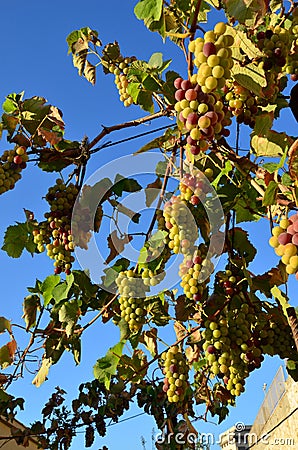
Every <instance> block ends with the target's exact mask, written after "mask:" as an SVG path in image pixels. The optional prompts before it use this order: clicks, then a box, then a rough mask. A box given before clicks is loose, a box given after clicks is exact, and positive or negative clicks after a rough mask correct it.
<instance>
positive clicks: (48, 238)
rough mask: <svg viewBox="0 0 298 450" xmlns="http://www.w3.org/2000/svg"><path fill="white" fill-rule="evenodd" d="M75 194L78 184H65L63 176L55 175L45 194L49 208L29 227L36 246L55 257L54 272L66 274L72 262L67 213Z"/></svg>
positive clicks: (71, 244)
mask: <svg viewBox="0 0 298 450" xmlns="http://www.w3.org/2000/svg"><path fill="white" fill-rule="evenodd" d="M77 195H78V188H77V187H76V186H75V185H74V184H72V183H70V184H69V185H68V186H66V185H65V184H64V183H63V180H62V179H60V178H58V179H57V180H56V184H55V186H53V187H50V188H49V190H48V193H47V195H46V200H47V202H48V203H49V205H50V212H48V213H45V215H44V216H45V218H46V219H47V220H46V221H44V222H41V223H40V224H39V226H38V228H36V229H34V230H33V236H34V242H35V243H36V244H37V250H38V251H39V252H43V251H45V249H46V250H47V255H48V256H49V257H50V258H51V259H54V260H55V261H54V267H55V270H54V272H55V274H59V273H61V272H65V273H66V274H67V275H69V274H70V269H71V266H72V263H73V262H74V257H73V256H72V252H73V251H74V242H73V235H72V231H71V214H72V209H73V205H74V202H75V200H76V197H77Z"/></svg>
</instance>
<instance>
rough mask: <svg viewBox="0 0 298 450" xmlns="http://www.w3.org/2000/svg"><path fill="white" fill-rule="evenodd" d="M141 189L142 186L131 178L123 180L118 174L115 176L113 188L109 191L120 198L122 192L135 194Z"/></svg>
mask: <svg viewBox="0 0 298 450" xmlns="http://www.w3.org/2000/svg"><path fill="white" fill-rule="evenodd" d="M141 189H142V186H141V185H140V184H139V183H138V182H137V180H134V179H133V178H125V177H123V176H122V175H120V174H119V173H118V174H117V175H116V177H115V180H114V184H113V187H112V188H111V190H112V191H113V192H114V194H116V195H118V197H121V196H122V194H123V192H137V191H140V190H141Z"/></svg>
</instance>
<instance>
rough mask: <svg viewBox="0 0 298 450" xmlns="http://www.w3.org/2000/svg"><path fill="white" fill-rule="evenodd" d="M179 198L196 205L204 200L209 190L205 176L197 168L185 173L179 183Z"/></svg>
mask: <svg viewBox="0 0 298 450" xmlns="http://www.w3.org/2000/svg"><path fill="white" fill-rule="evenodd" d="M179 190H180V198H181V199H182V200H185V201H187V202H190V203H191V204H192V205H194V206H196V205H198V204H199V203H200V202H202V201H204V199H205V197H206V194H207V193H208V192H209V186H208V184H207V183H206V178H205V176H204V175H203V174H202V172H200V171H199V170H194V171H193V172H192V173H185V174H184V176H183V178H182V180H181V181H180V184H179Z"/></svg>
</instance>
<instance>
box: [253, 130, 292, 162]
mask: <svg viewBox="0 0 298 450" xmlns="http://www.w3.org/2000/svg"><path fill="white" fill-rule="evenodd" d="M289 144H290V138H289V136H288V135H287V134H286V133H278V132H277V131H273V130H270V131H268V133H267V134H266V136H258V135H257V134H256V133H255V132H252V133H251V148H252V150H253V151H254V152H255V153H256V155H257V156H268V157H272V158H276V157H278V156H282V155H283V154H284V152H285V149H286V148H287V147H288V146H289Z"/></svg>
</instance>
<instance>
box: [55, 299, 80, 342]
mask: <svg viewBox="0 0 298 450" xmlns="http://www.w3.org/2000/svg"><path fill="white" fill-rule="evenodd" d="M78 317H79V306H78V302H77V301H76V300H72V301H69V302H66V303H64V304H63V305H62V306H61V308H60V309H59V321H60V322H62V323H63V325H64V326H65V331H66V336H67V337H69V336H70V335H71V334H72V332H73V328H74V326H75V324H76V322H77V320H78Z"/></svg>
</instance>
